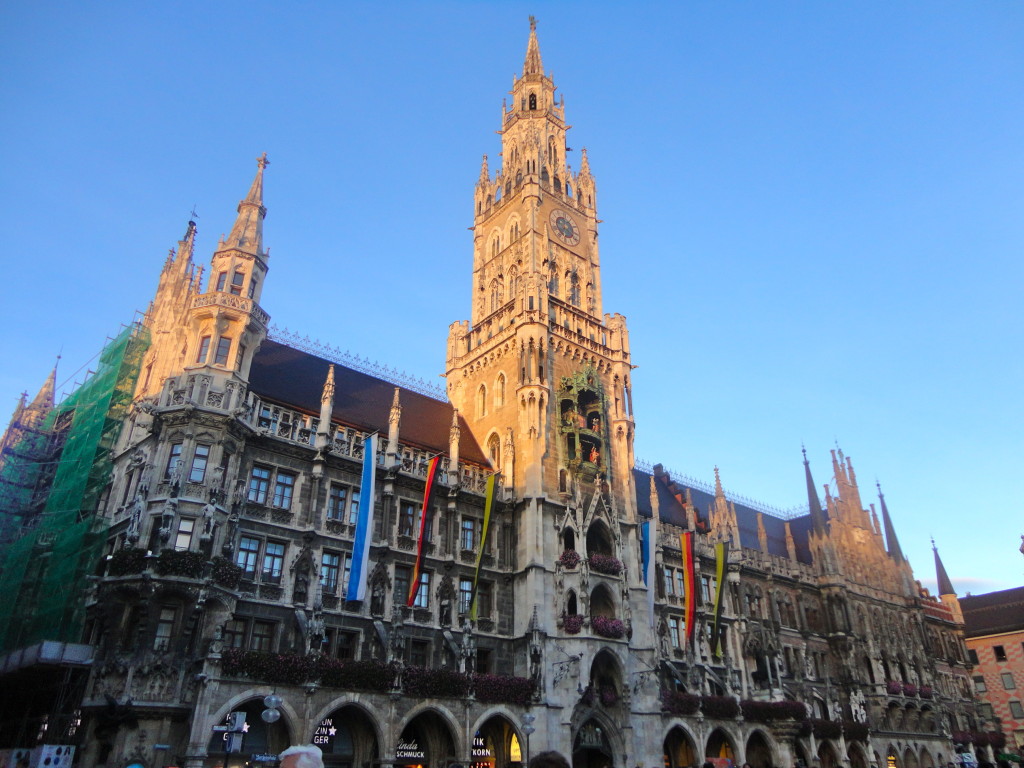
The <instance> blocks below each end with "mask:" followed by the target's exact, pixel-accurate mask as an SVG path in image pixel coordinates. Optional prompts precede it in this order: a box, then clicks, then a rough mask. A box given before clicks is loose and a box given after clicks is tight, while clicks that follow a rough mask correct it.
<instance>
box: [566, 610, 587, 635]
mask: <svg viewBox="0 0 1024 768" xmlns="http://www.w3.org/2000/svg"><path fill="white" fill-rule="evenodd" d="M562 629H564V630H565V632H566V634H569V635H578V634H579V633H580V630H581V629H583V617H582V616H580V615H579V614H578V613H574V614H572V615H571V616H566V617H565V618H564V619H562Z"/></svg>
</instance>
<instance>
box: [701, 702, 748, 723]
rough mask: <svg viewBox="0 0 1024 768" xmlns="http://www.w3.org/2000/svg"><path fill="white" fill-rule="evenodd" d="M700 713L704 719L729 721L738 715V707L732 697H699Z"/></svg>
mask: <svg viewBox="0 0 1024 768" xmlns="http://www.w3.org/2000/svg"><path fill="white" fill-rule="evenodd" d="M700 711H701V712H703V713H704V716H705V717H713V718H715V719H716V720H731V719H734V718H735V717H736V715H738V714H739V713H740V705H739V703H738V702H737V701H736V699H734V698H733V697H732V696H701V697H700Z"/></svg>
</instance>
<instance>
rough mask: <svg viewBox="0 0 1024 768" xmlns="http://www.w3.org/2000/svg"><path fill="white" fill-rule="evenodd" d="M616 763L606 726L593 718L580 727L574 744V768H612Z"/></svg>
mask: <svg viewBox="0 0 1024 768" xmlns="http://www.w3.org/2000/svg"><path fill="white" fill-rule="evenodd" d="M614 765H615V760H614V758H613V753H612V747H611V742H610V741H609V740H608V733H607V732H606V731H605V727H604V726H603V725H601V723H599V722H598V721H597V720H595V719H593V718H591V719H590V720H587V721H586V722H585V723H583V725H582V726H581V727H580V729H579V731H577V733H576V738H575V739H573V744H572V768H612V767H613V766H614Z"/></svg>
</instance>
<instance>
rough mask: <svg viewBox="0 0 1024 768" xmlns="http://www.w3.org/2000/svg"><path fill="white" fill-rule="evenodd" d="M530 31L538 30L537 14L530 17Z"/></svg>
mask: <svg viewBox="0 0 1024 768" xmlns="http://www.w3.org/2000/svg"><path fill="white" fill-rule="evenodd" d="M530 31H531V32H536V31H537V17H536V16H531V17H530Z"/></svg>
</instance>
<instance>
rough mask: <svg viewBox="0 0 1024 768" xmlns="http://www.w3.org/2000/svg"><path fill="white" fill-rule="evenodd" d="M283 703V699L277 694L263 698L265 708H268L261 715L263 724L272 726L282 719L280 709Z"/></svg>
mask: <svg viewBox="0 0 1024 768" xmlns="http://www.w3.org/2000/svg"><path fill="white" fill-rule="evenodd" d="M281 702H282V699H281V697H280V696H278V695H277V694H276V693H270V694H267V695H266V696H264V697H263V706H264V707H266V709H264V710H263V711H262V712H261V713H260V717H261V718H262V719H263V722H265V723H267V724H270V723H276V722H277V721H278V720H280V719H281V710H279V709H278V707H280V706H281Z"/></svg>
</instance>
